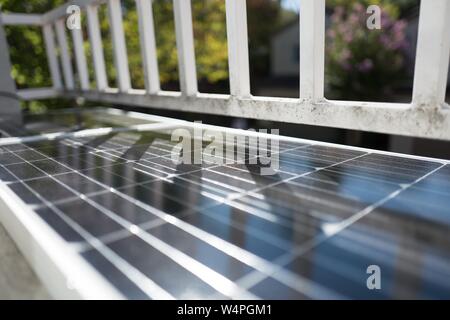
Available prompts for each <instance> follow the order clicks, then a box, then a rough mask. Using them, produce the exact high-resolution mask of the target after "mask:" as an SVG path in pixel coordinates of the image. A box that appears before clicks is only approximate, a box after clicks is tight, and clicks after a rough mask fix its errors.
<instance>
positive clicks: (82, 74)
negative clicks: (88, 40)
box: [72, 28, 89, 90]
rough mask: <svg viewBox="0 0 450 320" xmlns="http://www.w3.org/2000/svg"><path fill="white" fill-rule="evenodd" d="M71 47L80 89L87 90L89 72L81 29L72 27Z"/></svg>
mask: <svg viewBox="0 0 450 320" xmlns="http://www.w3.org/2000/svg"><path fill="white" fill-rule="evenodd" d="M72 39H73V48H74V51H75V61H76V64H77V70H78V78H79V80H80V88H81V90H89V74H88V68H87V62H86V54H85V52H84V40H83V32H82V30H81V29H77V28H74V29H72Z"/></svg>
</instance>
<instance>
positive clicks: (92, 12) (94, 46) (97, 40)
mask: <svg viewBox="0 0 450 320" xmlns="http://www.w3.org/2000/svg"><path fill="white" fill-rule="evenodd" d="M86 13H87V22H88V32H89V42H90V44H91V50H92V59H93V61H94V70H95V82H96V83H97V89H98V90H99V91H102V90H105V89H106V88H107V87H108V80H107V77H106V68H105V57H104V54H103V46H102V37H101V34H100V24H99V21H98V9H97V7H96V6H94V5H92V6H91V5H89V6H87V7H86Z"/></svg>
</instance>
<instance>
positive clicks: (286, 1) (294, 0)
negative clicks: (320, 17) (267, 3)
mask: <svg viewBox="0 0 450 320" xmlns="http://www.w3.org/2000/svg"><path fill="white" fill-rule="evenodd" d="M299 3H300V0H283V1H282V2H281V5H282V6H283V8H285V9H288V10H292V11H295V12H298V11H299V10H298V9H299Z"/></svg>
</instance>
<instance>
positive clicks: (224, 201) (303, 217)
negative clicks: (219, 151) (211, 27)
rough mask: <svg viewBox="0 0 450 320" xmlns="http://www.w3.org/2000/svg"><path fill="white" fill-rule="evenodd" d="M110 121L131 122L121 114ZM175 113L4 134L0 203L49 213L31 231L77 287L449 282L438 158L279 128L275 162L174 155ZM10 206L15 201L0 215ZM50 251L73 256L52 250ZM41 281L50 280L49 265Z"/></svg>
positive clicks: (135, 289)
mask: <svg viewBox="0 0 450 320" xmlns="http://www.w3.org/2000/svg"><path fill="white" fill-rule="evenodd" d="M102 112H103V115H102V117H103V119H109V118H108V117H109V116H110V114H109V113H108V112H107V111H105V110H103V111H102ZM97 115H98V114H97ZM120 118H122V119H123V120H120ZM142 119H143V118H142ZM142 119H140V120H139V121H140V122H139V123H143V122H142V121H143V120H142ZM114 121H115V126H123V127H126V126H129V125H130V124H136V122H135V121H136V120H135V118H133V117H131V116H126V115H122V116H118V115H116V118H115V120H114ZM120 121H123V122H122V123H121V122H120ZM146 121H147V122H149V121H148V120H146ZM160 121H161V122H164V120H163V119H160ZM104 122H105V120H104ZM104 122H103V123H104ZM102 125H103V124H99V125H96V123H95V121H91V122H90V124H89V127H90V128H93V127H99V126H102ZM179 127H185V128H189V129H191V127H190V124H188V123H185V124H181V123H176V122H174V123H172V126H171V128H166V129H155V130H147V131H141V132H137V131H133V130H130V131H121V132H118V133H117V132H112V133H109V134H106V135H99V136H95V137H70V138H65V139H58V140H54V141H47V140H42V141H35V142H31V143H21V144H13V145H5V146H3V147H2V152H1V154H0V164H1V167H0V178H1V180H2V181H3V182H2V188H3V189H5V187H4V186H5V185H6V186H7V190H8V192H3V191H4V190H3V191H2V193H1V195H2V198H3V202H4V203H5V204H4V205H3V207H5V206H8V203H9V206H11V204H10V202H11V199H16V200H18V199H19V198H20V201H19V200H18V202H19V204H18V205H20V208H25V209H24V211H25V213H24V214H25V216H26V217H24V215H23V214H22V215H21V218H20V219H22V220H23V219H25V218H27V219H28V218H30V217H33V216H37V217H39V219H37V220H33V221H37V222H36V225H44V226H45V227H47V226H49V227H50V228H44V229H39V230H41V231H42V230H43V231H45V232H49V233H51V230H54V231H55V232H56V234H55V237H51V235H49V236H48V238H45V239H47V240H50V239H52V240H54V241H53V242H52V243H49V242H48V241H47V242H45V241H43V242H41V243H40V245H41V246H42V248H43V249H42V250H43V251H45V252H47V253H48V256H49V257H48V259H49V260H52V259H53V260H55V261H56V260H57V261H59V262H58V263H55V264H56V265H57V266H56V268H57V269H59V272H61V273H62V274H64V275H66V276H68V277H73V279H69V280H73V281H74V282H75V283H74V284H73V283H72V286H73V287H74V291H77V292H78V293H80V294H81V295H83V294H84V297H86V296H88V294H87V292H90V293H91V297H92V296H95V297H104V296H108V295H112V294H113V293H118V294H120V295H122V296H123V297H126V298H156V299H158V298H187V299H211V298H263V299H298V298H319V299H327V298H368V299H372V298H450V250H449V249H450V238H449V237H448V234H449V231H450V165H448V164H447V162H446V161H441V160H432V159H428V160H425V159H419V158H413V157H402V156H399V155H391V154H387V153H377V152H371V151H367V150H358V149H354V148H353V149H352V148H346V147H339V146H331V145H326V144H322V143H316V142H311V141H304V140H296V139H287V138H286V139H284V138H281V140H280V142H279V154H278V155H279V170H278V172H277V173H276V174H275V175H261V174H260V168H261V166H262V165H261V164H260V162H259V163H258V164H249V161H245V162H244V163H242V162H241V163H234V164H223V165H221V164H216V163H214V162H203V163H202V164H192V165H189V164H179V165H177V164H175V163H174V162H173V161H172V160H171V153H172V152H174V145H175V143H176V142H172V141H171V140H170V133H171V132H172V131H173V130H174V129H176V128H179ZM217 130H220V129H217ZM40 132H42V131H40ZM36 133H37V132H36V131H35V132H34V134H36ZM241 134H244V132H243V131H242V132H241ZM192 145H193V146H194V144H192ZM268 149H269V151H270V148H268ZM184 152H185V151H184ZM191 152H193V150H191ZM235 152H238V151H237V150H235ZM224 155H225V153H224ZM245 157H246V160H249V157H251V153H250V152H249V148H248V147H247V148H246V155H245ZM245 157H244V158H245ZM257 157H258V156H257ZM5 190H6V189H5ZM8 197H12V198H9V199H8ZM14 197H16V198H14ZM22 202H23V203H24V204H23V203H22ZM25 204H26V205H25ZM3 207H2V209H3ZM2 211H3V210H2ZM16 214H18V210H17V207H16V210H11V212H9V213H8V216H14V215H16ZM5 216H6V214H3V217H2V219H3V220H8V219H6V218H5ZM20 219H19V220H20ZM41 222H44V223H41ZM36 225H33V226H34V227H36ZM36 228H37V227H36ZM36 228H35V229H33V228H31V227H30V230H28V231H29V232H31V233H33V232H38V231H39V230H38V229H36ZM45 232H44V233H45ZM56 235H57V236H56ZM43 236H44V235H42V234H41V235H36V237H41V238H42V237H43ZM57 249H59V251H58V250H57ZM61 249H62V251H65V252H61ZM61 255H64V257H74V258H73V260H71V261H70V263H65V264H64V263H63V262H61V259H59V260H58V256H61ZM31 261H32V264H34V267H35V268H36V269H39V268H40V267H39V263H38V262H36V261H33V259H32V258H31ZM86 262H87V263H86ZM370 265H377V266H379V267H380V270H381V281H382V282H381V285H382V288H381V290H369V289H368V288H367V282H366V281H367V278H368V276H369V275H368V274H367V272H366V271H367V267H368V266H370ZM39 272H41V274H42V273H43V271H42V270H41V271H39V270H38V273H39ZM83 272H84V273H83ZM44 273H45V271H44ZM80 274H81V275H80ZM88 274H89V276H88ZM50 275H51V273H50ZM55 277H56V276H55ZM83 279H85V281H83ZM86 279H89V281H88V280H86ZM44 281H45V282H46V283H47V284H48V285H49V286H50V287H52V288H53V290H54V291H53V292H56V293H58V292H62V291H61V290H60V291H58V290H59V289H58V285H55V284H54V282H57V281H59V279H50V280H47V281H46V280H45V279H44ZM77 281H78V282H77ZM60 285H61V286H62V287H65V286H66V283H62V284H60ZM96 286H97V287H96ZM55 288H56V289H55Z"/></svg>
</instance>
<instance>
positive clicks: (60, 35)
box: [55, 19, 75, 90]
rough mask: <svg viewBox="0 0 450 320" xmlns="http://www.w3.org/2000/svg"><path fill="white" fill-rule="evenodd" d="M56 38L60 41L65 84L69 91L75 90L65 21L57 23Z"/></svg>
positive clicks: (61, 20)
mask: <svg viewBox="0 0 450 320" xmlns="http://www.w3.org/2000/svg"><path fill="white" fill-rule="evenodd" d="M55 28H56V38H57V39H58V45H59V49H60V53H61V63H62V69H63V76H64V83H65V86H66V88H67V89H69V90H72V89H74V88H75V84H74V81H73V69H72V62H71V60H70V54H69V47H68V45H67V37H66V29H65V28H66V24H65V21H64V19H60V20H58V21H56V23H55Z"/></svg>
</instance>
